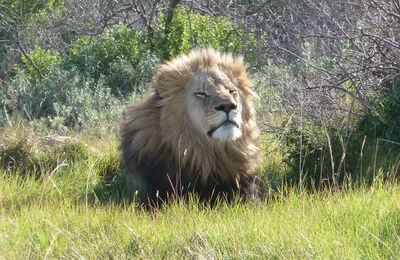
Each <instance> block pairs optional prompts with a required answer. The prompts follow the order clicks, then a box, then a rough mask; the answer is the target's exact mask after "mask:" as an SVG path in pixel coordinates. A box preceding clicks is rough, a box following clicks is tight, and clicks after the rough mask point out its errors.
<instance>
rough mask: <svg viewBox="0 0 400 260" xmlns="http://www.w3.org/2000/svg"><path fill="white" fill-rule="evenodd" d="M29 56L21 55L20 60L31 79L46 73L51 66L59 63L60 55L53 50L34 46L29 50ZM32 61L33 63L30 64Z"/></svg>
mask: <svg viewBox="0 0 400 260" xmlns="http://www.w3.org/2000/svg"><path fill="white" fill-rule="evenodd" d="M28 56H29V58H28V57H27V56H25V55H23V56H22V61H23V63H24V65H25V67H26V68H27V70H28V72H29V73H30V75H31V76H32V78H33V79H37V78H40V77H42V76H45V75H47V74H48V73H49V72H50V70H51V68H53V67H54V66H57V65H59V64H60V63H61V56H60V54H58V53H57V52H55V51H51V50H43V49H42V48H40V47H36V48H34V49H32V50H31V51H29V55H28ZM32 63H33V64H32Z"/></svg>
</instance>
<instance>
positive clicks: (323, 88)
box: [0, 0, 400, 187]
mask: <svg viewBox="0 0 400 260" xmlns="http://www.w3.org/2000/svg"><path fill="white" fill-rule="evenodd" d="M399 10H400V4H399V3H398V1H382V2H377V1H372V0H357V1H354V2H352V3H349V2H348V1H344V0H343V1H324V2H320V1H315V0H307V1H297V0H291V1H270V2H268V3H267V2H265V1H254V2H252V3H238V2H235V1H179V0H171V1H115V2H109V1H105V2H103V1H99V2H98V3H96V4H94V5H93V4H92V3H91V2H90V1H75V0H68V1H67V0H56V1H53V0H52V1H29V2H26V1H3V2H1V3H0V68H1V69H0V106H1V107H0V126H1V127H2V128H4V127H5V126H6V125H14V124H15V122H23V124H31V125H32V126H33V128H34V129H35V131H36V132H38V133H41V134H47V133H54V132H58V133H60V132H61V133H66V132H68V131H70V130H71V129H73V130H74V131H76V130H84V129H85V128H86V129H91V131H90V132H91V133H92V134H93V135H99V136H104V135H108V134H109V133H110V132H113V133H116V132H117V126H118V121H119V118H120V115H121V114H122V110H123V108H124V106H125V105H126V104H127V103H128V102H133V101H135V100H136V99H137V98H140V97H141V96H142V95H143V94H144V93H146V92H147V91H149V90H150V89H151V77H152V74H153V71H154V70H155V69H156V67H157V65H158V64H160V63H161V62H163V61H165V60H167V59H170V58H173V57H175V56H176V55H179V54H181V53H185V52H188V51H189V50H191V49H192V48H196V47H206V46H207V47H208V46H211V47H213V48H216V49H219V50H226V51H230V52H234V53H241V54H244V55H245V59H246V61H247V62H248V63H249V64H250V66H249V70H250V71H251V73H252V74H253V75H254V83H255V86H254V87H255V90H256V91H257V93H258V94H259V96H260V100H259V102H258V107H257V109H258V115H259V125H260V126H261V128H262V130H263V132H270V134H271V135H272V136H273V137H274V142H275V143H274V144H273V145H272V144H271V145H270V147H275V146H276V147H277V149H275V150H274V151H271V153H274V152H276V150H278V152H279V154H280V155H279V156H278V157H279V158H283V160H284V163H285V165H286V166H287V167H283V168H284V169H285V170H284V171H283V172H282V173H281V174H276V172H275V173H274V178H275V177H276V176H278V177H276V178H281V179H282V180H287V181H290V182H293V183H296V184H297V183H300V184H302V185H303V184H307V185H309V186H310V187H320V186H326V185H329V186H331V185H334V186H337V184H342V183H352V182H353V181H355V180H357V181H365V180H368V181H370V180H373V179H374V178H375V177H376V176H378V175H384V176H385V177H386V178H397V176H398V173H399V172H398V166H399V156H398V155H399V145H400V144H399V143H400V134H399V133H400V129H399V123H400V122H399V120H400V107H399V106H400V105H399V104H400V83H399V71H400V64H399V60H400V46H399V45H398V42H399V35H400V31H399V30H400V29H399V27H398V26H397V25H398V22H399V20H400V12H399ZM276 142H278V143H279V145H276ZM266 146H268V144H266ZM22 150H24V149H22ZM271 153H267V154H264V157H269V156H270V157H273V156H274V155H273V154H271ZM267 171H268V170H267ZM265 174H266V176H268V174H269V173H268V172H266V173H265Z"/></svg>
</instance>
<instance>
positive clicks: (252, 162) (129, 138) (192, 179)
mask: <svg viewBox="0 0 400 260" xmlns="http://www.w3.org/2000/svg"><path fill="white" fill-rule="evenodd" d="M216 70H218V71H222V72H223V73H224V74H225V75H226V76H228V78H229V80H230V81H231V82H233V83H234V84H235V85H236V87H237V88H238V89H239V90H240V96H241V100H240V102H241V106H242V109H243V110H242V119H243V124H242V127H241V131H242V133H243V134H242V136H241V137H240V138H239V139H237V140H235V141H229V142H221V141H219V140H214V139H211V138H206V137H204V135H202V134H201V133H200V132H199V131H198V130H197V129H196V128H195V127H194V125H193V124H192V121H191V120H190V118H189V116H188V113H187V108H186V107H185V104H186V103H185V102H186V99H187V95H186V94H187V93H186V92H187V89H188V85H190V84H191V83H192V80H193V78H194V76H195V75H198V74H199V73H209V72H213V71H216ZM153 84H154V86H155V92H154V93H152V94H150V95H149V96H148V97H147V98H146V99H145V100H143V101H142V102H141V103H139V104H137V105H133V106H130V107H128V108H127V110H126V111H125V113H124V120H123V123H122V125H121V149H122V152H123V157H124V162H125V165H126V168H127V171H128V173H129V174H131V175H132V176H133V177H134V178H136V179H137V180H138V182H140V183H142V185H143V187H142V188H143V191H141V192H142V193H143V194H144V195H143V196H142V197H143V198H144V199H145V200H148V199H150V200H154V199H157V198H158V197H160V198H161V199H165V198H166V197H168V196H169V195H171V193H173V194H175V195H184V194H187V193H190V192H195V193H198V194H199V195H200V196H201V197H202V198H204V199H208V198H211V197H212V196H213V195H214V194H217V195H218V193H222V194H223V195H227V196H231V195H232V194H234V193H236V192H238V193H240V194H241V195H242V196H243V197H248V198H250V199H258V198H260V197H262V195H263V187H262V182H261V179H260V177H259V176H258V174H257V163H258V153H259V130H258V128H257V125H256V115H255V109H254V107H253V100H254V98H255V97H256V95H255V94H254V92H253V91H252V90H251V81H250V79H249V77H248V76H247V73H246V67H245V65H244V63H243V61H242V58H241V57H234V56H232V55H231V54H222V53H219V52H216V51H214V50H212V49H203V50H197V51H192V52H191V53H189V54H188V55H182V56H179V57H177V58H175V59H174V60H172V61H170V62H167V63H165V64H163V65H161V66H160V68H159V69H158V71H157V73H156V75H155V77H154V82H153ZM189 109H190V108H189Z"/></svg>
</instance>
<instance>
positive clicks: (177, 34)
mask: <svg viewBox="0 0 400 260" xmlns="http://www.w3.org/2000/svg"><path fill="white" fill-rule="evenodd" d="M160 19H161V26H160V27H159V31H158V32H157V34H158V39H156V41H157V43H156V46H157V49H156V51H157V53H158V55H159V56H160V57H161V58H162V59H170V58H172V57H175V56H176V55H178V54H180V53H187V52H188V51H189V50H191V49H193V48H195V47H213V48H215V49H217V50H229V51H231V52H236V53H238V52H241V51H242V50H243V48H244V44H243V38H244V32H243V30H241V29H240V28H239V27H238V26H235V25H234V24H233V23H232V22H231V21H230V20H229V19H228V18H227V17H225V16H219V17H216V18H214V17H211V16H210V15H207V14H199V13H193V12H190V11H189V10H187V9H185V8H178V9H176V10H175V13H174V17H173V19H172V22H171V23H170V24H166V17H165V16H161V18H160ZM166 32H168V33H167V35H165V33H166Z"/></svg>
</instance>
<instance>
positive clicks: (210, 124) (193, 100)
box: [186, 71, 243, 141]
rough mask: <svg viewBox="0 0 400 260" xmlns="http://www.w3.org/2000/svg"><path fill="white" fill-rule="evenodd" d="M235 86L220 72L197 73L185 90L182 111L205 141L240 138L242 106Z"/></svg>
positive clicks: (239, 94) (238, 91)
mask: <svg viewBox="0 0 400 260" xmlns="http://www.w3.org/2000/svg"><path fill="white" fill-rule="evenodd" d="M236 85H237V83H235V82H232V80H231V79H230V78H229V77H228V76H227V75H226V74H225V73H223V72H221V71H213V72H202V73H197V74H196V75H195V76H194V77H193V79H192V80H191V82H190V83H189V86H188V91H187V95H188V96H187V97H186V101H187V102H186V111H187V114H188V117H189V118H190V121H191V122H192V124H193V125H194V128H195V129H196V130H198V131H200V134H202V135H204V137H205V138H213V139H218V140H221V141H230V140H236V139H238V138H240V137H241V136H242V124H243V121H242V102H241V93H240V90H239V89H238V88H237V86H236Z"/></svg>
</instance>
